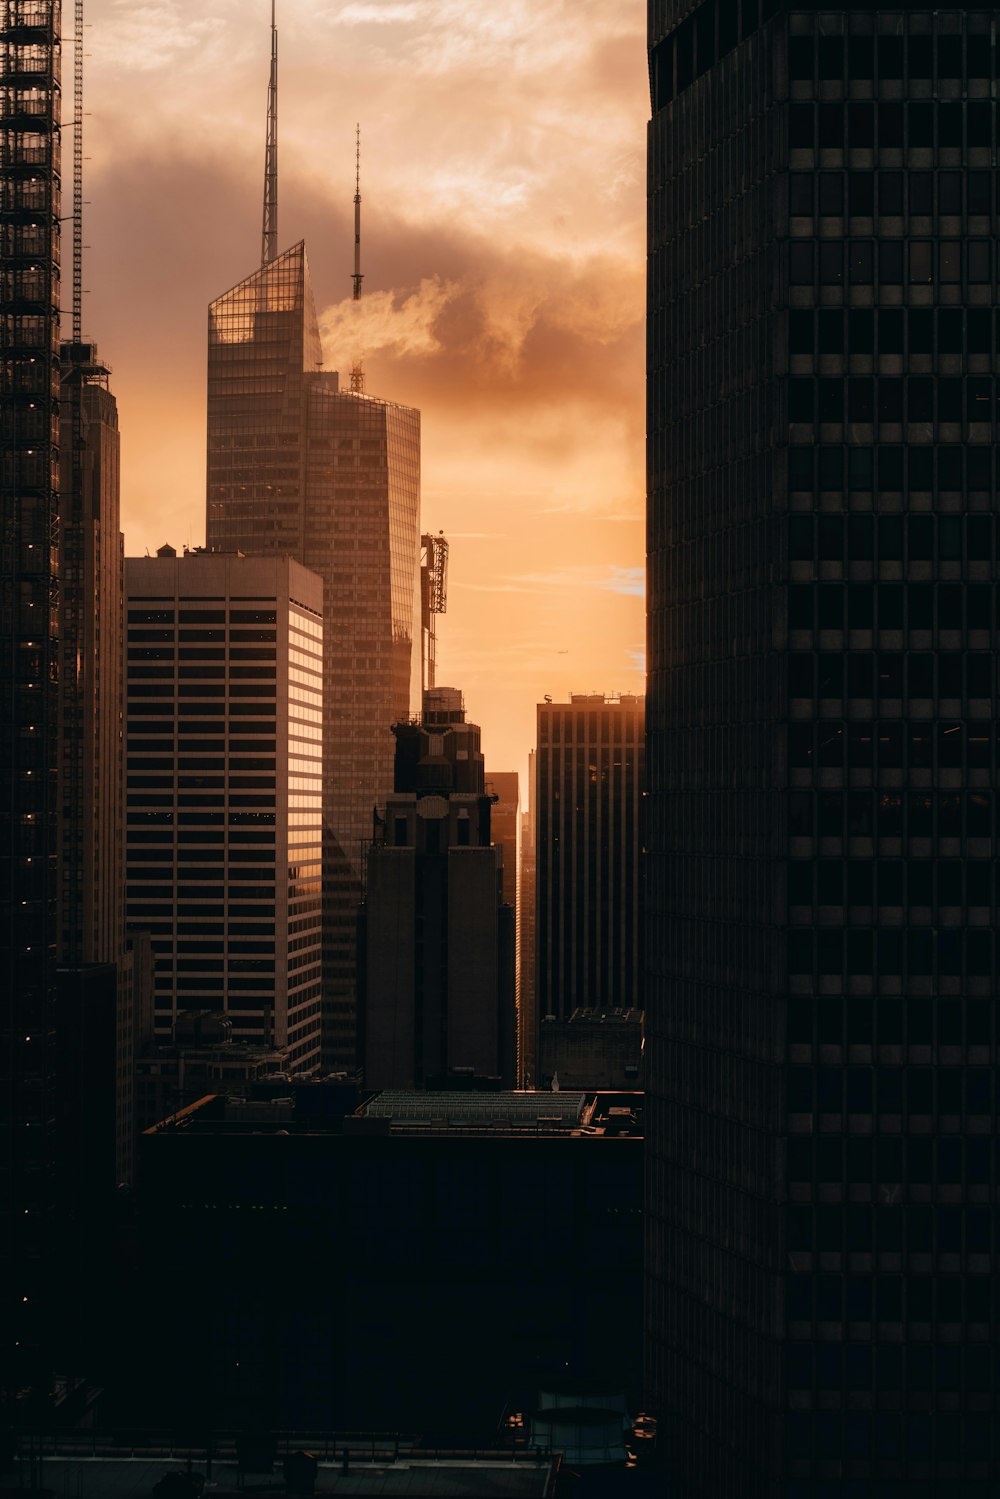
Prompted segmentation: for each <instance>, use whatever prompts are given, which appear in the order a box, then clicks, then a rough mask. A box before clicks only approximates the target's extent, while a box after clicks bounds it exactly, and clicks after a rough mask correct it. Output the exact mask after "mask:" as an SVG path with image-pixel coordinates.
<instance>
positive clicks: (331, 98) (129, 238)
mask: <svg viewBox="0 0 1000 1499" xmlns="http://www.w3.org/2000/svg"><path fill="white" fill-rule="evenodd" d="M69 19H70V21H71V17H70V18H69ZM269 20H270V6H269V3H268V0H87V22H88V27H89V29H88V32H87V43H86V45H87V52H88V57H87V61H86V69H87V72H86V108H87V111H88V116H87V120H86V126H85V129H86V136H85V146H84V149H85V152H86V155H87V157H88V160H87V162H86V164H85V170H86V174H87V175H86V183H85V189H86V190H85V197H86V198H87V199H88V200H89V206H88V208H87V209H86V210H85V212H86V220H85V233H84V239H85V243H86V244H87V246H88V247H89V248H88V251H87V254H86V260H85V285H86V287H87V289H88V294H87V297H86V299H85V303H84V334H85V336H87V337H90V338H93V339H95V340H96V341H97V343H98V346H99V348H100V351H101V354H102V355H103V357H104V358H105V359H106V360H107V361H108V362H109V363H110V365H111V367H112V369H113V372H114V373H113V381H112V388H113V390H114V391H115V394H116V395H117V397H118V404H119V412H120V419H121V429H122V522H123V527H124V530H125V549H126V553H127V554H129V555H135V554H142V553H143V552H144V551H145V550H146V549H147V548H148V549H149V550H150V551H153V550H155V548H156V547H157V546H159V545H160V544H161V543H162V542H164V541H166V540H169V541H171V542H172V543H173V544H174V545H175V546H177V547H178V548H180V547H181V546H182V545H184V544H188V545H192V546H195V545H199V544H201V543H202V542H203V541H204V537H205V531H204V525H205V521H204V510H205V504H204V484H205V479H204V442H205V337H206V334H205V325H206V307H207V304H208V302H209V301H210V300H211V298H212V297H214V296H217V295H218V294H219V293H220V292H223V291H225V290H226V289H227V288H228V287H230V286H231V285H233V284H234V283H235V282H236V281H238V280H240V279H241V278H242V277H243V276H244V275H246V274H248V273H249V272H250V271H252V270H253V269H254V268H255V266H256V264H257V263H258V262H259V255H260V217H261V207H260V203H261V191H262V170H263V167H262V163H263V148H264V113H265V103H266V91H267V68H268V61H267V59H268V48H269V39H268V25H269ZM644 22H645V7H644V5H643V4H642V0H502V3H495V0H492V3H491V0H278V27H279V58H280V89H279V166H280V189H279V248H281V249H284V248H285V247H286V246H287V245H289V244H291V243H293V242H294V241H295V240H297V239H300V238H305V241H306V245H307V248H308V253H309V260H310V266H311V270H312V277H313V285H314V289H315V293H316V302H317V308H318V310H319V313H320V321H321V326H322V328H323V332H324V340H325V353H326V364H327V367H328V368H336V369H340V370H341V371H342V372H343V373H344V374H345V376H346V371H347V370H348V369H349V367H350V364H351V362H352V359H353V357H354V356H355V355H356V353H358V352H361V353H363V355H364V361H365V369H366V374H367V388H368V390H369V391H370V392H371V393H372V394H374V395H378V396H382V397H385V398H387V399H390V400H397V401H401V402H404V403H406V404H410V405H414V406H418V407H419V408H420V410H421V412H422V425H423V500H422V525H423V527H424V529H428V530H434V531H437V530H443V531H444V532H445V534H446V535H447V536H448V537H449V539H450V541H451V567H450V577H449V598H448V613H447V614H446V616H445V617H444V619H443V620H441V621H440V632H439V645H438V660H439V672H438V679H439V681H442V682H446V683H448V684H450V685H454V686H457V687H461V688H462V689H463V690H464V692H465V698H466V706H467V709H468V714H469V717H470V718H472V719H473V720H475V721H477V722H478V723H480V724H481V725H482V727H483V747H484V750H485V754H486V763H487V768H488V769H493V770H502V769H508V768H516V769H519V770H521V771H522V772H523V771H524V769H525V766H526V760H527V751H528V749H529V748H530V747H531V746H532V745H533V743H534V733H535V706H534V705H535V703H536V702H538V701H540V700H541V698H542V696H543V694H545V693H550V694H551V695H552V696H554V697H556V698H559V697H561V696H564V695H567V694H569V693H570V692H591V691H596V692H617V691H624V692H637V691H642V689H643V675H642V673H643V656H644V650H643V634H644V626H643V598H642V592H643V503H644V501H643V494H644V466H643V428H644V406H643V327H642V317H643V278H644V227H643V218H644V154H645V145H644V142H645V121H646V118H647V115H648V98H647V92H646V70H645V52H644ZM69 29H70V28H69V25H67V31H68V30H69ZM69 53H70V49H69V48H67V56H66V60H65V69H66V76H65V77H64V91H65V94H66V98H67V100H68V101H71V79H70V77H69V70H70V68H71V56H70V55H69ZM355 121H360V123H361V131H362V184H361V190H362V195H363V198H364V208H363V214H364V228H363V237H364V247H363V265H362V268H363V270H364V272H365V283H364V286H365V300H364V302H363V304H362V306H361V308H360V311H359V309H357V308H355V307H353V306H352V304H351V302H350V292H351V283H350V272H351V269H352V257H353V227H352V215H353V203H352V199H353V193H354V126H355ZM69 144H70V141H69V132H68V131H67V133H66V149H67V153H68V149H69ZM67 166H68V155H67ZM67 187H68V183H67ZM68 206H69V205H68V202H67V207H68ZM67 258H68V257H67ZM523 795H524V792H523V790H522V797H523Z"/></svg>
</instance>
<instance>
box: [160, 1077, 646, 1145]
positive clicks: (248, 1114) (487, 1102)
mask: <svg viewBox="0 0 1000 1499" xmlns="http://www.w3.org/2000/svg"><path fill="white" fill-rule="evenodd" d="M327 1086H328V1085H326V1084H323V1083H303V1084H299V1085H296V1084H294V1083H290V1084H288V1085H287V1087H283V1088H282V1092H281V1096H280V1097H276V1098H271V1099H261V1098H254V1099H252V1100H243V1099H234V1098H227V1097H226V1096H225V1095H223V1094H213V1093H210V1094H207V1095H206V1096H205V1097H204V1098H200V1099H199V1100H198V1101H197V1102H196V1103H192V1104H189V1105H188V1107H187V1108H185V1109H181V1110H180V1111H179V1112H178V1113H177V1114H172V1115H171V1116H170V1117H169V1118H168V1119H164V1120H163V1121H162V1122H161V1123H160V1124H157V1125H155V1126H154V1127H153V1129H151V1130H149V1131H147V1133H148V1134H151V1135H163V1134H177V1133H183V1134H214V1135H237V1134H244V1133H252V1134H257V1135H274V1134H286V1135H342V1134H343V1135H349V1136H367V1135H409V1136H429V1135H442V1134H448V1135H453V1136H456V1137H458V1136H468V1135H508V1136H509V1135H520V1136H531V1137H534V1138H544V1139H553V1138H583V1137H594V1136H598V1137H600V1136H609V1137H611V1136H625V1137H629V1138H632V1139H640V1138H641V1137H642V1106H643V1094H642V1093H641V1092H632V1091H628V1092H607V1093H602V1092H596V1091H588V1092H580V1091H569V1090H567V1091H566V1092H557V1093H548V1092H545V1091H544V1090H542V1089H538V1090H534V1089H524V1090H514V1089H509V1090H497V1091H489V1090H486V1091H470V1092H461V1091H451V1090H447V1091H442V1092H428V1093H419V1092H404V1091H396V1090H392V1089H386V1090H384V1091H383V1092H381V1093H375V1094H373V1095H372V1096H371V1097H370V1098H368V1099H366V1100H365V1101H364V1102H363V1103H361V1104H360V1105H359V1106H357V1107H355V1106H354V1102H353V1101H352V1102H351V1103H350V1104H348V1105H347V1106H346V1107H342V1108H340V1110H339V1112H338V1110H337V1108H336V1107H334V1108H332V1109H331V1110H330V1111H329V1112H327V1111H326V1110H324V1109H323V1108H318V1107H317V1105H320V1104H322V1103H323V1102H324V1099H323V1096H322V1091H321V1090H323V1089H324V1088H325V1087H327ZM329 1086H330V1087H331V1088H333V1087H336V1085H329ZM339 1096H340V1098H343V1097H344V1096H345V1094H344V1090H343V1089H340V1090H339ZM336 1101H337V1100H336V1096H335V1095H333V1094H331V1097H330V1102H331V1104H334V1105H335V1104H336Z"/></svg>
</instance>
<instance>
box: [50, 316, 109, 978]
mask: <svg viewBox="0 0 1000 1499" xmlns="http://www.w3.org/2000/svg"><path fill="white" fill-rule="evenodd" d="M109 375H110V371H109V369H108V368H107V366H106V365H105V364H103V363H102V362H101V361H100V360H99V359H98V356H97V348H96V345H94V344H91V343H81V344H74V343H64V344H63V345H62V395H63V401H62V411H61V422H60V491H61V499H60V516H59V520H60V528H59V542H60V550H59V559H60V590H59V650H60V671H59V710H60V711H59V720H60V721H59V729H60V733H59V796H60V803H61V816H60V819H59V844H58V850H59V907H58V909H59V939H58V946H57V952H58V958H59V962H60V964H61V965H64V966H68V967H76V966H79V965H81V964H85V963H117V962H118V959H119V957H120V956H121V953H122V951H123V916H124V900H123V872H122V810H123V801H122V781H123V776H124V753H123V737H122V717H123V711H124V708H123V684H124V639H123V623H124V621H123V613H122V599H123V593H122V590H123V567H122V534H121V522H120V516H119V440H118V407H117V403H116V401H115V398H114V396H113V395H112V393H111V391H110V389H109V386H108V379H109Z"/></svg>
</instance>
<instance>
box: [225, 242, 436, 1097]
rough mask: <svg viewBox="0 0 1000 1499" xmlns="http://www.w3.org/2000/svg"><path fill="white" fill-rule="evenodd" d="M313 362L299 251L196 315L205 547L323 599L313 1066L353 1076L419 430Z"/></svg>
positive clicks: (412, 571)
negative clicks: (202, 391) (368, 854)
mask: <svg viewBox="0 0 1000 1499" xmlns="http://www.w3.org/2000/svg"><path fill="white" fill-rule="evenodd" d="M321 359H322V352H321V348H320V338H319V329H318V325H317V322H316V313H315V307H314V302H313V296H312V291H311V286H310V281H309V272H308V265H307V262H306V257H305V249H304V246H303V245H302V244H299V245H296V246H293V248H292V249H290V250H288V251H286V252H285V253H284V254H283V255H281V256H279V257H278V259H277V260H276V261H273V262H271V263H270V264H268V265H266V266H264V267H262V269H261V270H260V271H257V272H255V273H254V275H252V276H250V277H248V278H247V279H246V280H245V281H243V282H241V283H240V285H239V286H237V287H235V288H234V289H233V291H231V292H228V293H226V295H225V296H223V297H220V298H219V299H218V300H217V301H215V302H213V303H212V305H211V307H210V309H209V382H208V384H209V406H208V545H209V547H211V548H213V549H227V548H233V547H239V548H240V549H241V550H242V551H244V552H256V553H260V552H264V551H273V552H280V553H286V554H289V555H291V556H294V557H296V558H298V560H299V561H300V562H302V563H304V564H305V566H307V567H309V568H311V569H312V570H313V571H315V572H317V573H319V574H320V576H321V577H322V578H323V580H324V585H325V596H326V602H325V615H326V624H327V642H328V648H327V651H326V656H325V668H324V669H325V692H326V704H325V724H324V729H325V745H326V749H325V755H326V759H325V774H324V826H325V852H324V860H325V873H324V884H325V891H326V894H325V897H324V906H325V918H324V920H325V935H324V948H325V958H324V966H325V979H324V984H325V999H324V1006H325V1013H324V1064H325V1065H326V1066H328V1067H337V1068H353V1067H354V1066H355V1063H356V1003H357V1000H356V982H357V980H356V969H357V936H356V928H357V907H358V904H359V902H360V899H361V852H362V848H363V846H364V844H366V843H367V841H368V840H369V839H370V837H371V826H372V808H373V806H374V805H375V804H376V803H378V802H382V801H384V800H385V797H386V795H387V794H388V792H389V790H390V789H391V787H392V763H393V749H394V741H393V738H392V734H391V725H392V724H393V723H395V722H397V721H399V720H400V719H403V718H405V717H406V716H407V715H408V712H409V692H410V658H411V649H412V636H413V615H414V597H415V589H416V586H417V565H418V557H419V512H420V415H419V412H417V411H414V410H412V409H411V408H408V407H404V406H397V405H394V404H392V403H391V402H387V401H380V400H378V399H376V398H374V397H372V396H366V395H363V394H361V393H358V392H354V391H351V392H348V391H341V390H340V389H339V382H338V379H337V376H336V374H334V373H332V372H323V371H322V370H321V369H320V363H321Z"/></svg>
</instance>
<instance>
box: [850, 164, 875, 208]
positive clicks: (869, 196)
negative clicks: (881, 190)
mask: <svg viewBox="0 0 1000 1499" xmlns="http://www.w3.org/2000/svg"><path fill="white" fill-rule="evenodd" d="M847 200H848V205H849V211H850V213H851V214H852V215H854V216H855V217H857V218H871V216H872V214H873V213H874V212H875V177H874V174H873V173H871V172H848V174H847Z"/></svg>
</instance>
